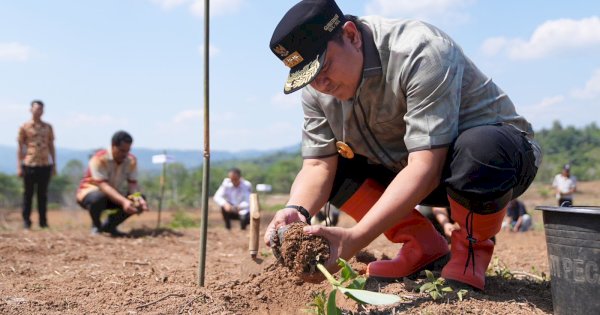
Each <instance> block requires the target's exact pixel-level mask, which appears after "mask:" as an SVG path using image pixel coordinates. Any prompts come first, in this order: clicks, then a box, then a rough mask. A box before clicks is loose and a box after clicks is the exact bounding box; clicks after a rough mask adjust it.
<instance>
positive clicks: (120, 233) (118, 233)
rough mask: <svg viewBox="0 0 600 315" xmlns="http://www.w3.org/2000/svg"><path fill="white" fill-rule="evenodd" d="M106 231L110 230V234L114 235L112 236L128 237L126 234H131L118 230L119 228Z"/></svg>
mask: <svg viewBox="0 0 600 315" xmlns="http://www.w3.org/2000/svg"><path fill="white" fill-rule="evenodd" d="M106 232H108V233H109V234H110V236H112V237H126V236H129V234H127V233H123V232H121V231H119V230H117V228H114V229H112V230H109V231H106Z"/></svg>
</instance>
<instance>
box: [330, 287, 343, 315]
mask: <svg viewBox="0 0 600 315" xmlns="http://www.w3.org/2000/svg"><path fill="white" fill-rule="evenodd" d="M336 292H337V290H331V292H329V298H328V299H327V315H338V314H339V315H341V314H342V312H341V311H340V309H339V308H338V307H337V306H336V303H335V293H336Z"/></svg>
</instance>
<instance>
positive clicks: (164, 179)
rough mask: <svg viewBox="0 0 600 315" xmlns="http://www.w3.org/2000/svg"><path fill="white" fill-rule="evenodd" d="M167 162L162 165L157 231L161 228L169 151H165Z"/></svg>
mask: <svg viewBox="0 0 600 315" xmlns="http://www.w3.org/2000/svg"><path fill="white" fill-rule="evenodd" d="M163 154H164V156H165V161H164V162H163V164H162V175H161V176H160V199H158V221H157V222H156V229H157V230H158V229H159V228H160V213H161V211H162V205H163V199H164V198H165V183H166V181H167V151H166V150H165V151H163Z"/></svg>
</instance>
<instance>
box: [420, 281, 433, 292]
mask: <svg viewBox="0 0 600 315" xmlns="http://www.w3.org/2000/svg"><path fill="white" fill-rule="evenodd" d="M434 289H435V284H433V283H431V282H427V283H425V284H423V285H422V286H421V287H420V288H419V292H421V293H423V292H429V291H431V290H434Z"/></svg>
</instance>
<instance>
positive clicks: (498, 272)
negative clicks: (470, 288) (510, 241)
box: [486, 257, 513, 280]
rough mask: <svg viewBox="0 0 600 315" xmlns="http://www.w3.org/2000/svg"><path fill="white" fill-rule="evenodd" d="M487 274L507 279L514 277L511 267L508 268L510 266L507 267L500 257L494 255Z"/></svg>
mask: <svg viewBox="0 0 600 315" xmlns="http://www.w3.org/2000/svg"><path fill="white" fill-rule="evenodd" d="M486 274H487V275H489V276H497V277H501V278H502V279H505V280H510V279H512V278H513V274H512V272H511V271H510V269H508V267H506V265H505V264H504V263H502V262H501V261H500V259H499V258H498V257H494V260H493V261H492V265H491V266H489V267H488V270H487V271H486Z"/></svg>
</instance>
